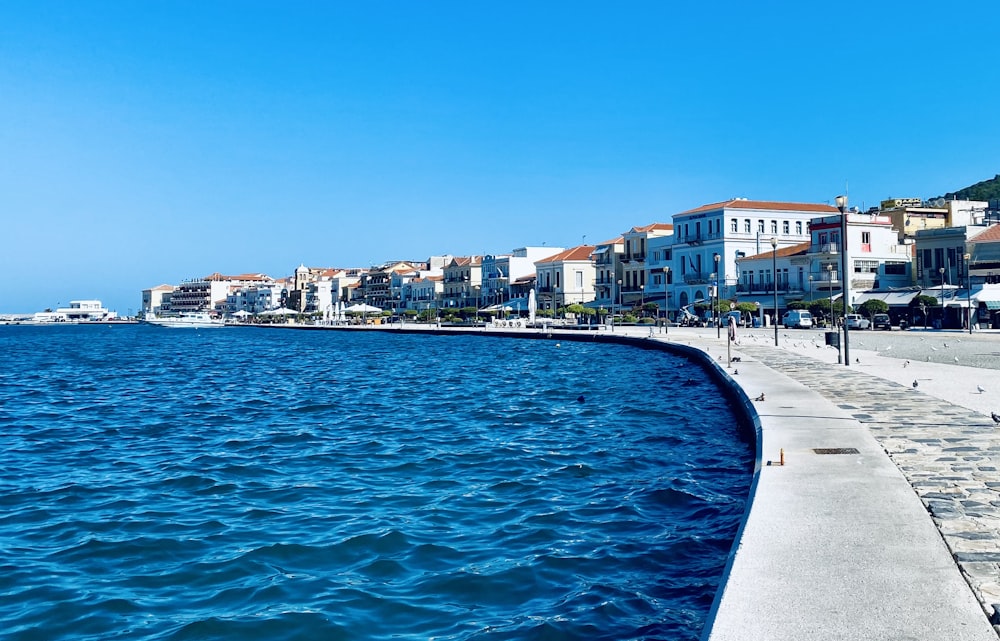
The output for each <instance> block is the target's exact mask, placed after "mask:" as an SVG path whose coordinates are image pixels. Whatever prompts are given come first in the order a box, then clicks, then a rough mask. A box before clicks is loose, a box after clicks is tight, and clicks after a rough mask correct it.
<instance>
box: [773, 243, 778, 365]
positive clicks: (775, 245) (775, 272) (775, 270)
mask: <svg viewBox="0 0 1000 641" xmlns="http://www.w3.org/2000/svg"><path fill="white" fill-rule="evenodd" d="M771 274H772V276H773V280H774V318H772V319H771V322H772V323H774V346H775V347H777V346H778V239H777V238H774V237H773V236H772V237H771Z"/></svg>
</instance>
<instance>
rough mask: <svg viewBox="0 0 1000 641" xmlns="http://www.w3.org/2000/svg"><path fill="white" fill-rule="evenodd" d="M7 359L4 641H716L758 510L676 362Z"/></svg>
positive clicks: (160, 345)
mask: <svg viewBox="0 0 1000 641" xmlns="http://www.w3.org/2000/svg"><path fill="white" fill-rule="evenodd" d="M0 354H3V357H2V359H0V446H2V447H0V629H2V630H3V632H0V636H2V637H3V638H5V639H74V640H80V639H178V640H179V639H233V640H237V639H239V640H244V639H390V638H395V639H590V640H592V639H696V638H698V635H699V633H700V631H701V629H702V627H703V622H704V619H705V617H706V615H707V611H708V608H709V606H710V605H711V601H712V598H713V596H714V594H715V590H716V587H717V585H718V582H719V577H720V574H721V572H722V568H723V565H724V562H725V557H726V554H727V552H728V550H729V548H730V546H731V543H732V538H733V536H734V534H735V530H736V527H737V525H738V522H739V518H740V515H741V514H742V510H743V506H744V502H745V497H746V494H747V492H748V487H749V483H750V472H749V469H750V467H749V466H750V463H749V461H750V456H751V454H750V450H749V447H748V446H747V445H746V444H745V443H743V442H741V441H740V439H739V438H738V436H737V434H736V428H735V426H734V420H733V417H732V415H731V414H730V411H729V409H728V408H727V407H726V405H725V402H724V401H722V400H721V399H720V398H719V396H718V395H717V393H716V391H715V389H714V388H713V387H712V385H711V383H709V382H707V381H706V382H704V383H700V382H699V383H698V384H696V385H690V384H683V383H684V382H686V381H687V379H689V378H692V377H694V378H696V379H698V380H699V381H700V380H701V371H700V370H699V369H697V368H695V367H693V366H690V365H685V362H684V361H683V360H682V359H679V358H677V357H674V356H671V355H668V354H664V353H660V352H655V351H642V350H637V349H633V348H627V347H621V346H611V345H601V344H592V343H572V342H562V343H557V342H555V341H551V340H550V341H534V340H508V339H484V338H481V337H461V336H451V337H434V336H410V335H400V334H391V333H381V332H337V331H309V332H306V331H299V332H296V331H277V330H260V329H252V328H241V329H229V328H227V329H222V330H208V331H205V330H201V331H199V330H168V329H162V328H153V327H145V326H119V327H107V326H94V327H75V326H70V327H15V326H9V327H0ZM581 395H582V396H583V397H584V399H583V402H579V401H578V400H577V399H578V397H579V396H581Z"/></svg>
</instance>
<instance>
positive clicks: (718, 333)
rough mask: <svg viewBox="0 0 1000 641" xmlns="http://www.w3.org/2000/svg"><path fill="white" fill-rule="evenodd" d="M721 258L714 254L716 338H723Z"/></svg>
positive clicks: (713, 312) (713, 313) (713, 311)
mask: <svg viewBox="0 0 1000 641" xmlns="http://www.w3.org/2000/svg"><path fill="white" fill-rule="evenodd" d="M719 258H721V256H719V255H718V254H713V255H712V260H714V261H715V278H714V280H715V284H714V285H713V286H714V287H715V309H713V310H712V316H713V317H714V318H715V337H716V338H722V323H721V322H719V321H721V320H722V319H721V317H720V314H719Z"/></svg>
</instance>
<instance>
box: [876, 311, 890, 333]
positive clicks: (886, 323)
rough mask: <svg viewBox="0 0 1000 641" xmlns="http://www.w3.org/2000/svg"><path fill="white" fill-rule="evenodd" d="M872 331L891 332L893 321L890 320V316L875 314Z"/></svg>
mask: <svg viewBox="0 0 1000 641" xmlns="http://www.w3.org/2000/svg"><path fill="white" fill-rule="evenodd" d="M872 329H884V330H886V331H891V330H892V321H890V320H889V315H888V314H875V315H874V316H872Z"/></svg>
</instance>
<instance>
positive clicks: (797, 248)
mask: <svg viewBox="0 0 1000 641" xmlns="http://www.w3.org/2000/svg"><path fill="white" fill-rule="evenodd" d="M810 247H812V243H810V242H805V243H799V244H797V245H789V246H788V247H779V248H778V257H779V258H788V257H789V256H797V255H799V254H807V253H809V248H810ZM773 253H774V252H771V251H766V252H762V253H760V254H757V255H755V256H744V257H743V258H741V259H740V260H756V259H759V258H771V254H773Z"/></svg>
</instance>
